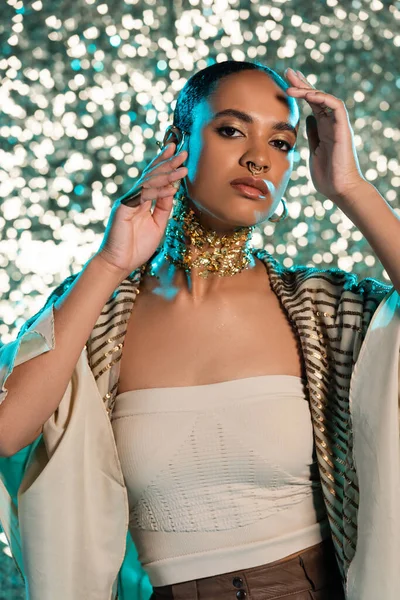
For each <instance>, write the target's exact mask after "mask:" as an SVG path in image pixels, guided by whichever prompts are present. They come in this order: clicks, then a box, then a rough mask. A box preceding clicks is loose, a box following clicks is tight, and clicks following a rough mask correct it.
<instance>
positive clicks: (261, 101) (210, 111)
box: [195, 70, 300, 126]
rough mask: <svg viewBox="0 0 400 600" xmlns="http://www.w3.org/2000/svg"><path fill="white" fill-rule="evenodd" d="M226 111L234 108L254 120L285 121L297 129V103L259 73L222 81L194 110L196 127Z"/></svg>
mask: <svg viewBox="0 0 400 600" xmlns="http://www.w3.org/2000/svg"><path fill="white" fill-rule="evenodd" d="M225 108H236V109H239V110H242V111H243V112H247V113H250V114H251V115H252V116H253V117H254V119H255V120H257V121H260V122H261V121H263V120H270V119H271V117H272V118H274V119H276V120H282V121H285V120H286V121H288V122H289V123H290V124H291V125H293V126H296V125H297V123H298V121H299V117H300V115H299V110H298V107H297V104H296V103H295V101H294V100H293V98H291V97H290V96H288V95H287V94H286V92H285V91H284V90H282V88H280V87H279V85H277V84H276V83H275V81H274V80H273V79H271V78H270V77H269V76H268V75H267V74H266V73H264V72H263V71H258V70H251V71H250V70H248V71H241V72H239V73H231V74H230V75H227V76H226V77H224V78H223V79H221V80H220V81H219V82H218V83H217V86H216V88H215V90H214V91H213V92H212V93H211V94H210V95H209V96H208V98H206V99H204V100H202V101H201V102H200V103H199V104H198V106H197V110H196V119H195V120H196V121H197V123H198V125H200V123H202V124H204V122H205V121H210V120H211V119H212V118H213V115H214V114H216V113H217V112H219V111H221V110H224V109H225Z"/></svg>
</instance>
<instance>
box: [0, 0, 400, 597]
mask: <svg viewBox="0 0 400 600" xmlns="http://www.w3.org/2000/svg"><path fill="white" fill-rule="evenodd" d="M399 24H400V2H381V1H380V0H371V1H361V0H353V1H350V0H345V1H343V0H342V1H339V0H324V1H319V2H312V3H310V2H308V0H292V1H290V0H289V1H285V0H274V1H270V2H259V1H254V2H253V1H250V0H242V1H236V0H230V1H229V0H203V1H200V0H190V1H189V0H170V1H168V2H159V1H158V2H156V1H155V0H147V1H141V0H138V1H135V0H125V1H123V0H114V1H113V2H109V3H108V4H107V3H105V2H102V0H99V1H97V0H86V1H85V0H73V1H72V2H68V1H66V0H65V1H60V0H52V1H51V2H44V1H43V2H42V1H41V0H36V1H34V2H23V1H22V0H8V1H7V2H5V1H4V2H2V3H1V6H0V233H1V237H0V340H1V342H2V343H7V342H9V341H11V340H12V339H14V338H15V336H16V333H17V331H18V329H19V328H20V326H21V325H22V323H23V322H24V321H25V320H26V319H27V318H28V317H29V316H31V315H32V314H34V313H35V312H37V311H38V310H39V309H40V308H41V307H42V306H43V304H44V301H45V298H46V297H47V296H48V295H49V293H50V292H51V291H52V289H54V287H55V286H56V285H58V284H59V283H60V282H61V281H62V280H64V279H65V278H66V277H67V276H68V275H70V274H71V273H76V272H77V271H79V270H80V269H81V267H82V266H83V264H84V263H85V262H86V261H87V260H88V258H90V256H92V255H93V253H94V252H95V251H96V250H97V249H98V247H99V245H100V242H101V239H102V237H103V234H104V228H105V225H106V223H107V220H108V215H109V212H110V208H111V205H112V203H113V201H114V200H115V199H116V198H117V197H118V196H120V195H121V194H123V193H125V192H126V191H127V190H128V189H129V188H131V187H132V185H133V183H134V180H135V178H137V176H138V175H139V174H140V172H141V171H142V169H143V168H144V166H145V165H146V164H147V163H148V162H149V161H150V160H151V159H152V158H153V156H154V154H156V153H157V152H158V148H157V146H156V141H157V140H162V138H163V132H164V130H165V129H166V127H167V126H168V125H169V124H170V123H171V122H172V112H173V109H174V105H175V102H174V101H175V99H176V97H177V94H178V92H179V90H180V89H181V87H182V86H183V85H184V83H185V81H186V80H187V79H188V77H190V75H191V74H192V73H193V72H194V71H196V70H199V69H202V68H204V67H206V66H207V65H209V64H212V63H213V62H216V61H217V62H220V61H223V60H227V59H233V60H250V61H258V62H262V63H264V64H266V65H268V66H270V67H272V68H273V69H275V70H276V71H277V72H278V73H280V74H281V75H283V73H284V70H285V69H286V67H289V66H291V67H292V68H295V69H296V68H297V69H301V71H303V73H304V74H305V75H306V76H307V77H308V79H309V81H310V82H311V83H312V84H313V85H315V86H316V87H318V88H319V89H323V90H325V91H327V92H329V93H332V94H334V95H336V96H338V97H339V98H341V99H343V100H344V101H345V103H346V106H347V109H348V112H349V116H350V120H351V123H352V126H353V130H354V133H355V141H356V147H357V151H358V155H359V160H360V166H361V170H362V172H363V174H364V176H365V178H366V179H367V180H368V181H370V182H372V183H373V184H374V185H375V187H377V189H378V190H379V192H380V193H381V194H382V195H383V196H384V198H385V199H386V201H387V202H388V203H389V204H390V205H391V206H392V207H393V208H394V209H395V210H396V212H400V211H399V208H398V207H399V202H398V189H399V186H400V165H399V159H398V147H399V140H400V130H399V112H398V102H399V88H400V71H399V66H398V65H399V47H400V33H399V31H400V27H399ZM299 105H300V108H301V114H302V124H301V128H300V136H299V140H298V144H297V152H296V154H295V161H294V170H293V174H292V178H291V181H290V183H289V186H288V189H287V191H286V194H285V198H286V200H287V203H288V208H289V217H288V218H287V219H286V221H284V222H282V223H278V224H276V225H274V224H272V223H269V222H266V223H265V224H263V226H261V227H258V228H257V229H256V231H255V234H254V238H253V243H254V245H255V246H257V247H265V248H266V249H267V250H268V251H269V252H271V253H272V254H274V255H276V256H277V258H278V259H279V260H281V261H282V262H283V263H284V264H285V265H287V266H291V265H293V264H310V265H317V266H320V267H321V268H327V267H331V266H337V267H339V268H341V269H344V270H346V271H353V272H355V273H357V274H359V275H360V276H361V277H365V276H371V277H377V278H378V279H381V280H384V281H386V282H387V281H388V277H387V273H386V272H385V271H384V269H383V267H382V265H381V264H380V263H379V261H378V260H377V259H376V256H375V254H374V252H373V251H372V249H371V247H370V246H369V244H368V242H367V241H366V240H365V238H364V237H363V236H362V234H361V233H360V232H359V231H358V230H357V228H356V227H355V226H354V225H353V224H352V223H351V221H349V219H348V218H347V217H346V216H345V215H344V213H343V212H342V211H340V210H339V209H337V208H336V207H335V206H334V205H333V203H332V202H331V200H329V199H326V198H325V197H323V196H321V195H320V194H318V193H317V192H316V191H315V189H314V187H313V185H312V183H311V180H310V176H309V170H308V166H307V165H308V154H309V150H308V143H307V139H306V134H305V117H306V115H307V114H309V113H310V112H311V111H310V109H309V108H308V106H307V105H306V104H305V103H303V102H301V101H299ZM24 597H25V594H24V586H23V584H22V582H21V581H20V579H19V576H18V574H17V571H16V569H15V567H14V564H13V562H12V560H11V558H10V550H9V548H8V545H7V541H6V539H5V536H4V534H3V533H1V529H0V600H2V599H7V600H9V599H12V600H18V599H20V598H21V599H22V598H24Z"/></svg>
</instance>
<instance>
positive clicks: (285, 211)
mask: <svg viewBox="0 0 400 600" xmlns="http://www.w3.org/2000/svg"><path fill="white" fill-rule="evenodd" d="M281 200H282V204H283V210H282V214H280V215H279V217H274V218H272V219H271V218H269V219H268V221H271V223H279V222H280V221H284V220H285V219H286V217H287V216H288V214H289V211H288V207H287V204H286V200H285V198H281Z"/></svg>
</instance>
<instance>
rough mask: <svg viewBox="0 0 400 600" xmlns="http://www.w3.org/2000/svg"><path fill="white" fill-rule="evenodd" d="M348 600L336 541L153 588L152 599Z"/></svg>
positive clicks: (329, 539) (328, 541) (325, 541)
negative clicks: (266, 562) (256, 563)
mask: <svg viewBox="0 0 400 600" xmlns="http://www.w3.org/2000/svg"><path fill="white" fill-rule="evenodd" d="M278 598H282V599H284V600H286V599H287V600H345V595H344V592H343V585H342V582H341V577H340V572H339V568H338V565H337V562H336V557H335V553H334V547H333V542H332V540H331V538H328V539H326V540H324V541H323V542H321V543H320V544H317V545H315V546H311V547H309V548H305V549H304V550H303V551H302V552H301V553H300V554H299V555H298V556H295V557H293V558H290V559H281V560H277V561H274V562H272V563H268V564H266V565H261V566H259V567H252V568H250V569H243V570H240V569H239V570H236V571H232V572H231V573H224V574H222V575H213V576H212V577H203V578H201V579H194V580H192V581H184V582H182V583H175V584H172V585H164V586H160V587H153V594H152V596H151V598H150V600H244V599H246V600H277V599H278Z"/></svg>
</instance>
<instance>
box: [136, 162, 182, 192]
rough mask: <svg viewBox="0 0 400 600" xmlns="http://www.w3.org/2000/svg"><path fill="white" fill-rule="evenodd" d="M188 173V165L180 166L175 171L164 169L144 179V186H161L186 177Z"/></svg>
mask: <svg viewBox="0 0 400 600" xmlns="http://www.w3.org/2000/svg"><path fill="white" fill-rule="evenodd" d="M187 174H188V169H187V167H179V169H175V170H173V171H164V172H161V173H157V174H152V175H150V176H149V177H146V178H144V179H143V182H142V187H143V188H145V189H147V188H154V187H155V188H160V187H163V186H164V185H168V184H169V183H171V182H172V181H176V180H177V179H181V178H182V177H186V175H187Z"/></svg>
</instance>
